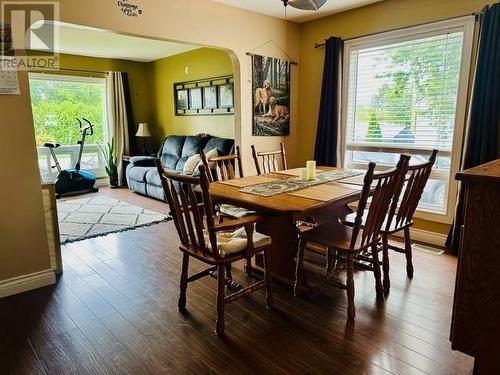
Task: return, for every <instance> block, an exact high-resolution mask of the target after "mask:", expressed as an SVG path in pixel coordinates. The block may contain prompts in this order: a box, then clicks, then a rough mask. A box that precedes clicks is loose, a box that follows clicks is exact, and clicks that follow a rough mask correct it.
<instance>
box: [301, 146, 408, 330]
mask: <svg viewBox="0 0 500 375" xmlns="http://www.w3.org/2000/svg"><path fill="white" fill-rule="evenodd" d="M409 159H410V158H409V156H406V155H401V157H400V159H399V162H398V164H397V166H396V168H393V169H391V170H389V171H385V172H382V173H377V174H376V173H375V163H370V164H369V165H368V171H367V172H366V175H365V178H364V181H363V188H362V190H361V197H360V199H359V203H358V210H357V213H356V218H355V222H354V226H352V227H351V226H348V225H345V224H343V223H341V222H340V221H339V220H334V221H332V222H329V223H326V224H323V225H320V226H318V227H315V228H313V229H310V230H307V231H304V232H301V233H300V234H299V237H300V240H299V248H298V252H297V261H296V273H295V289H294V292H295V294H296V295H299V294H300V293H301V291H302V289H303V287H304V285H305V275H304V267H303V261H304V252H305V251H306V250H310V245H313V246H314V245H316V246H314V247H318V245H319V247H322V248H326V252H325V260H326V267H325V273H326V277H327V278H328V279H329V280H330V281H334V282H333V284H334V285H336V286H338V287H340V288H342V289H346V290H347V301H348V307H347V316H348V318H349V320H353V319H354V317H355V315H356V310H355V307H354V278H353V258H354V256H355V255H356V254H359V253H361V252H362V251H364V250H366V249H371V255H372V263H373V271H374V275H375V290H376V292H377V296H378V297H382V296H383V286H382V280H381V271H380V262H379V256H378V246H377V245H378V243H379V241H380V238H381V234H380V229H381V228H382V224H383V223H384V219H385V217H386V215H387V212H388V211H389V209H390V205H391V200H392V197H393V195H394V190H395V189H397V187H398V185H399V184H401V183H402V182H401V181H404V175H405V173H406V170H407V168H408V162H409ZM373 186H374V187H373ZM370 195H372V201H371V204H370V207H369V208H368V213H367V216H366V221H365V223H364V225H363V213H364V210H365V208H366V206H367V201H368V197H369V196H370ZM333 258H335V259H336V261H335V262H333V261H332V259H333ZM342 263H343V265H342ZM333 265H335V268H334V267H333ZM344 268H345V269H346V271H347V281H346V284H343V283H340V282H337V281H336V280H334V277H335V276H336V275H337V274H338V273H339V272H340V271H342V270H343V269H344Z"/></svg>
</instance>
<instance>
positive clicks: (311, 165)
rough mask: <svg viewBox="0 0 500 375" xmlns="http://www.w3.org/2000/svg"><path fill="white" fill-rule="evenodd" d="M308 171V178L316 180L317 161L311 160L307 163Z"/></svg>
mask: <svg viewBox="0 0 500 375" xmlns="http://www.w3.org/2000/svg"><path fill="white" fill-rule="evenodd" d="M306 167H307V172H308V175H309V177H308V180H314V179H315V178H316V161H314V160H309V161H308V162H307V164H306Z"/></svg>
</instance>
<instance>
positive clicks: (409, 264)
mask: <svg viewBox="0 0 500 375" xmlns="http://www.w3.org/2000/svg"><path fill="white" fill-rule="evenodd" d="M404 230H405V255H406V274H407V275H408V277H409V278H410V279H411V278H412V277H413V263H412V259H411V258H412V254H411V237H410V227H406V228H405V229H404Z"/></svg>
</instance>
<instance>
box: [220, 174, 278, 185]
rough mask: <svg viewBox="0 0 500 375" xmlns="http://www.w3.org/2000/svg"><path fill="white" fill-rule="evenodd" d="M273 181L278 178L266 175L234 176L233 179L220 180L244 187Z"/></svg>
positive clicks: (223, 182) (221, 182)
mask: <svg viewBox="0 0 500 375" xmlns="http://www.w3.org/2000/svg"><path fill="white" fill-rule="evenodd" d="M272 181H276V178H271V177H264V176H248V177H242V178H233V179H232V180H226V181H219V183H220V184H224V185H231V186H236V187H239V188H243V187H246V186H252V185H258V184H264V183H267V182H272Z"/></svg>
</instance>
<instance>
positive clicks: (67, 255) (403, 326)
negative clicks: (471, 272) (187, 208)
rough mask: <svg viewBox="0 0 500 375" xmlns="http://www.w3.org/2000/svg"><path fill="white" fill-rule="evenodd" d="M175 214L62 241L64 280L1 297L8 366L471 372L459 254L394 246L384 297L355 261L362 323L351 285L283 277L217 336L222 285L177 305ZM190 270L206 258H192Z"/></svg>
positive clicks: (11, 369) (101, 370)
mask: <svg viewBox="0 0 500 375" xmlns="http://www.w3.org/2000/svg"><path fill="white" fill-rule="evenodd" d="M103 192H104V193H107V194H110V195H113V196H115V197H117V198H119V199H122V200H128V201H130V202H131V203H134V204H143V205H145V206H147V207H148V208H150V209H154V210H162V211H166V207H165V205H164V204H162V203H161V202H158V201H154V200H152V199H147V198H142V197H139V196H137V195H134V194H133V193H131V192H129V191H127V190H113V191H106V190H103ZM176 245H177V234H176V232H175V227H174V224H173V222H172V221H170V222H167V223H161V224H158V225H154V226H151V227H144V228H139V229H135V230H132V231H128V232H123V233H117V234H111V235H108V236H105V237H99V238H93V239H89V240H85V241H80V242H76V243H72V244H68V245H65V246H64V247H63V261H64V274H63V275H62V276H61V278H60V280H59V282H58V283H57V285H55V286H52V287H47V288H43V289H39V290H36V291H32V292H28V293H24V294H21V295H17V296H12V297H9V298H5V299H2V300H0V322H1V326H0V374H11V373H12V374H66V373H74V374H127V373H128V374H143V373H144V374H159V373H172V374H174V373H228V374H230V373H272V374H287V373H291V374H303V373H329V374H333V373H344V374H362V373H369V374H372V373H373V374H383V373H384V374H385V373H393V374H421V373H427V374H467V373H470V371H471V369H472V359H471V358H470V357H468V356H466V355H464V354H462V353H459V352H453V351H452V350H451V349H450V342H449V339H448V337H449V330H450V320H451V306H452V299H453V287H454V278H455V268H456V258H454V257H451V256H447V255H442V256H435V255H430V254H426V253H422V252H419V251H416V252H415V254H414V264H415V276H414V279H413V280H412V281H410V280H408V279H407V277H406V270H405V261H404V256H401V255H400V254H394V253H392V254H391V281H392V283H391V292H390V294H389V296H388V297H387V298H386V300H385V301H383V302H377V301H376V298H375V290H374V279H373V275H372V273H370V272H365V271H357V272H355V285H356V296H355V302H356V309H357V316H356V321H355V323H354V324H346V303H347V299H346V296H345V292H344V291H341V290H338V289H336V288H328V287H327V286H326V287H325V286H323V287H322V291H323V292H324V293H323V294H322V295H320V296H319V297H317V298H315V299H313V300H305V299H300V298H295V297H294V296H293V294H292V292H291V291H290V290H288V289H286V288H285V287H283V286H281V285H276V284H275V306H276V309H275V310H274V311H267V310H266V308H265V297H264V293H263V292H262V293H259V292H258V293H255V294H253V295H252V296H250V297H249V298H247V299H243V300H239V301H237V302H235V303H233V304H229V305H228V306H227V307H226V337H225V338H223V339H220V338H217V337H216V336H215V334H214V327H215V289H216V288H215V286H216V285H215V284H216V281H215V280H213V279H210V278H204V279H202V280H200V281H197V282H194V283H190V284H189V286H188V294H187V309H188V312H187V313H186V314H185V315H182V314H181V313H179V312H178V311H177V309H176V306H177V298H178V294H179V276H180V265H181V256H180V255H181V254H180V252H179V251H178V249H177V246H176ZM191 264H192V268H191V270H196V269H198V270H199V269H201V266H200V263H196V262H195V261H192V262H191ZM233 275H234V276H235V277H236V278H237V279H238V280H241V281H242V282H244V281H245V279H246V278H247V276H246V275H245V274H244V273H243V271H242V269H240V268H238V269H236V270H234V272H233Z"/></svg>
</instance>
